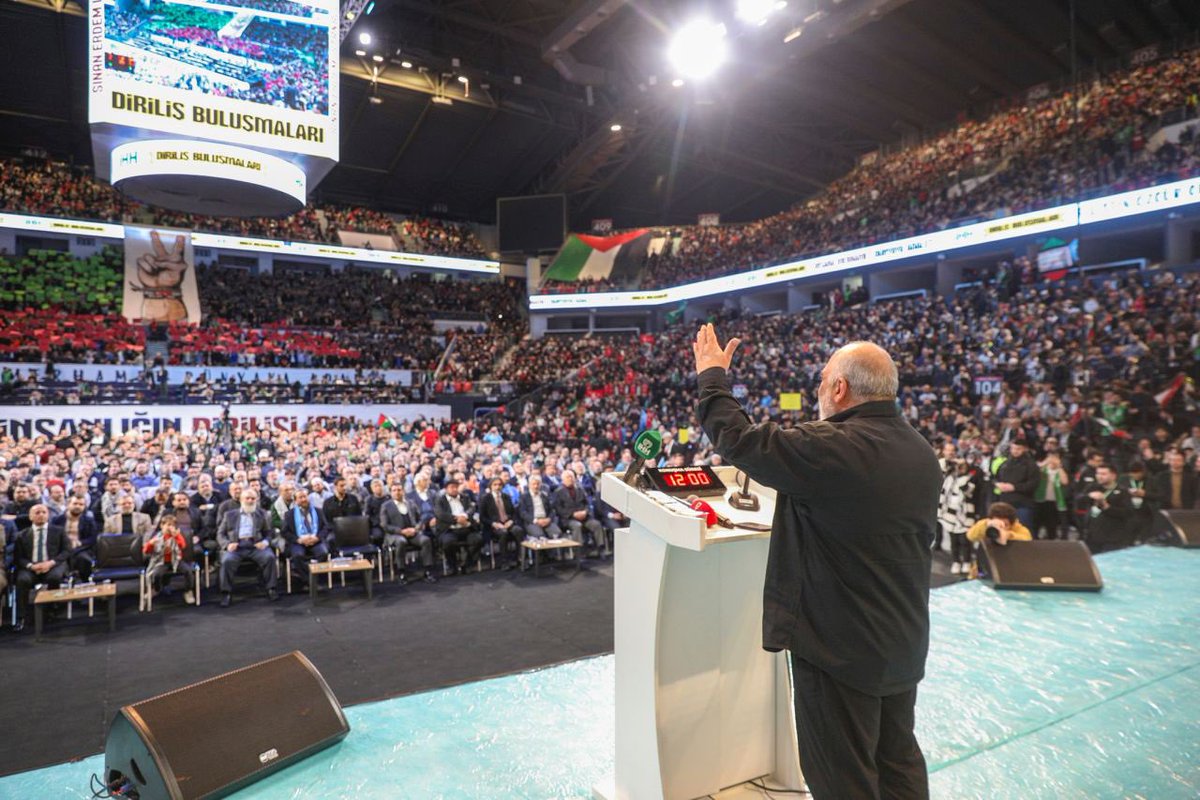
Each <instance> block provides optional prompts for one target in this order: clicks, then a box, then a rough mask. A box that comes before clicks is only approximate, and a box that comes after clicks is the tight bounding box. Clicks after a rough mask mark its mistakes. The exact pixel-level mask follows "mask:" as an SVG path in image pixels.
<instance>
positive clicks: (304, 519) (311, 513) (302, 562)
mask: <svg viewBox="0 0 1200 800" xmlns="http://www.w3.org/2000/svg"><path fill="white" fill-rule="evenodd" d="M280 528H281V534H282V536H283V540H284V541H285V542H286V543H287V551H286V552H287V555H288V557H289V559H290V560H291V562H292V564H294V565H296V566H298V567H299V572H300V578H301V587H302V588H307V587H308V582H309V581H310V580H312V576H311V575H310V574H309V562H311V561H323V560H325V559H326V558H328V557H329V544H328V541H329V537H330V535H331V534H330V529H329V526H328V525H327V524H326V522H325V518H324V515H323V514H322V513H321V511H320V510H319V509H318V508H317V507H316V506H314V505H313V504H312V502H311V500H310V499H309V496H308V492H299V493H298V494H296V503H295V505H293V506H292V508H291V509H289V510H288V511H287V512H285V513H284V516H283V523H282V525H281V526H280Z"/></svg>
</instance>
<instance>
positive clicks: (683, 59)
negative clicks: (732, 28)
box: [667, 19, 725, 78]
mask: <svg viewBox="0 0 1200 800" xmlns="http://www.w3.org/2000/svg"><path fill="white" fill-rule="evenodd" d="M667 59H668V60H669V61H670V62H671V65H672V66H673V67H675V69H676V70H677V71H678V72H679V73H680V74H682V75H685V76H687V77H689V78H707V77H708V76H709V75H712V74H713V73H714V72H716V70H717V67H719V66H721V63H722V62H724V61H725V26H724V25H723V24H719V23H714V22H712V21H711V20H707V19H697V20H693V21H692V22H689V23H688V24H687V25H684V26H683V27H682V28H680V29H679V31H678V32H677V33H676V34H675V36H674V37H673V38H672V39H671V44H670V46H669V47H668V48H667Z"/></svg>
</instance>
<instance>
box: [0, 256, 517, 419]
mask: <svg viewBox="0 0 1200 800" xmlns="http://www.w3.org/2000/svg"><path fill="white" fill-rule="evenodd" d="M30 270H33V272H32V273H31V272H30ZM122 270H123V267H122V265H121V256H120V254H119V252H118V251H116V250H112V249H109V250H105V251H102V252H101V253H99V254H97V255H95V256H92V257H89V258H87V259H73V258H71V257H70V256H69V255H67V254H64V253H53V252H48V251H37V252H35V253H31V254H29V255H28V256H26V257H25V258H23V259H19V260H15V261H11V262H10V261H6V260H3V259H0V310H3V311H4V312H5V313H6V317H5V325H4V327H3V329H2V330H0V355H2V356H3V357H4V358H5V359H8V360H11V361H22V362H49V363H87V364H104V363H110V364H128V365H131V366H146V367H149V366H152V365H151V364H150V363H148V362H147V361H146V359H145V356H144V353H145V346H146V336H145V331H144V329H143V327H142V326H141V325H137V324H133V323H130V322H129V321H127V320H126V319H125V318H124V317H122V316H121V315H120V314H119V313H118V312H119V309H120V301H121V295H120V289H119V282H120V280H121V277H120V276H121V274H122ZM197 281H198V283H199V286H200V292H199V293H200V298H201V304H202V308H203V313H204V319H203V322H202V323H201V324H200V325H191V324H188V323H186V322H174V323H171V324H170V325H169V326H167V328H166V330H165V340H166V341H167V343H168V351H169V357H168V361H167V363H168V364H171V365H182V366H197V367H212V366H265V367H311V368H340V367H353V368H362V369H366V370H374V369H408V370H417V371H419V372H422V373H423V372H426V371H432V370H434V369H435V368H436V367H437V366H438V364H439V362H440V360H441V356H442V354H443V353H445V352H446V350H447V347H448V344H449V339H450V338H453V337H454V336H456V335H459V334H462V337H461V339H460V341H458V342H457V343H456V346H455V347H454V348H453V349H452V351H451V358H450V359H449V360H448V363H447V364H446V368H447V372H446V377H447V378H449V379H451V380H460V381H461V380H470V381H473V380H478V379H480V378H482V377H484V376H485V375H486V374H487V373H488V372H490V370H491V367H492V365H493V364H494V362H495V360H496V357H497V356H498V355H499V354H500V353H501V352H503V351H504V350H505V349H507V347H508V346H510V345H511V344H512V343H513V342H514V341H515V340H516V339H517V337H518V336H520V335H522V334H523V333H524V331H525V329H526V327H525V322H524V317H523V315H522V312H521V299H522V293H521V289H520V286H519V285H518V284H517V283H515V282H512V281H506V280H455V279H444V280H431V279H430V278H429V276H424V275H414V276H409V277H403V278H402V277H400V276H398V275H396V274H394V273H391V272H387V271H383V270H373V269H348V270H346V271H344V272H340V273H328V272H325V271H320V272H291V273H280V274H277V275H276V274H269V275H254V274H252V273H250V272H249V271H247V270H244V269H238V268H234V267H223V266H219V265H209V266H202V267H200V269H199V270H198V273H197ZM437 320H440V321H442V323H441V327H440V328H438V329H435V325H434V323H435V321H437ZM447 322H448V323H449V324H448V325H447V324H446V323H447ZM483 331H489V332H490V333H489V334H488V335H483V333H482V332H483ZM246 391H247V390H246V389H245V387H239V389H238V392H239V393H241V394H246ZM72 394H73V393H71V392H69V391H66V392H64V391H62V390H61V387H47V388H45V389H44V390H43V391H42V392H41V398H42V401H43V402H56V401H62V402H66V400H67V398H68V397H70V396H71V395H72ZM256 394H261V393H252V394H251V395H250V396H256Z"/></svg>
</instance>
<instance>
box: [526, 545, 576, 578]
mask: <svg viewBox="0 0 1200 800" xmlns="http://www.w3.org/2000/svg"><path fill="white" fill-rule="evenodd" d="M521 547H523V548H524V549H525V550H529V551H531V552H532V553H533V577H535V578H540V577H541V571H542V552H543V551H546V550H560V551H561V550H566V549H574V550H575V571H576V572H579V569H580V559H581V558H582V557H583V545H582V544H580V543H579V542H577V541H575V540H574V539H525V540H523V541H522V542H521ZM524 555H525V554H524V552H522V554H521V556H522V557H521V571H522V572H524V571H525V558H524Z"/></svg>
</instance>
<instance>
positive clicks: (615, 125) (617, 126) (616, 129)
mask: <svg viewBox="0 0 1200 800" xmlns="http://www.w3.org/2000/svg"><path fill="white" fill-rule="evenodd" d="M608 129H609V130H610V131H612V132H613V133H617V132H619V131H620V130H621V123H619V122H614V123H613V124H612V125H609V126H608Z"/></svg>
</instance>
